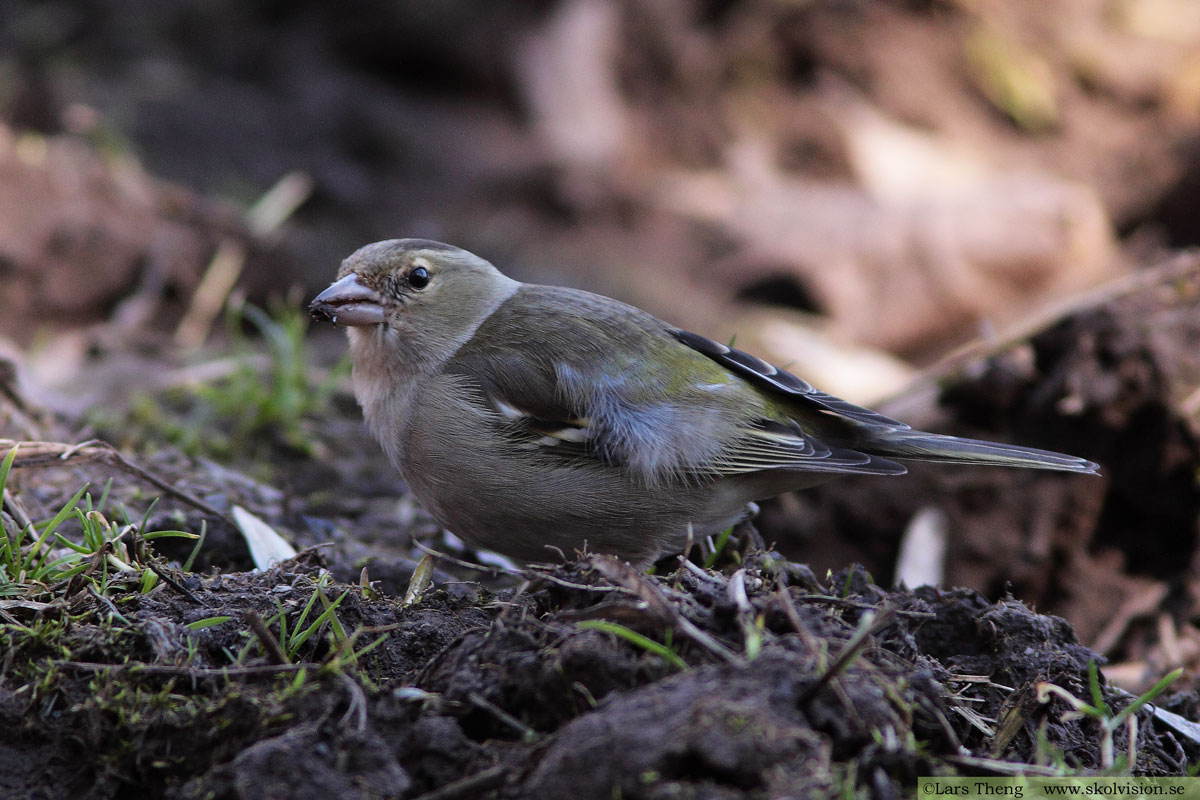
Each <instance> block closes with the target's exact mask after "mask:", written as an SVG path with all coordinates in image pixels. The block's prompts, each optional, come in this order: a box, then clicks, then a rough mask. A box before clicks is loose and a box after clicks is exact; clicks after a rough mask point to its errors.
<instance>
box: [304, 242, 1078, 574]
mask: <svg viewBox="0 0 1200 800" xmlns="http://www.w3.org/2000/svg"><path fill="white" fill-rule="evenodd" d="M309 311H310V313H311V314H312V316H313V317H314V318H315V319H318V320H327V321H331V322H333V323H334V324H336V325H339V326H344V327H345V329H346V331H347V334H348V338H349V351H350V360H351V364H352V370H351V373H352V382H353V386H354V394H355V397H356V399H357V400H358V403H359V405H360V406H361V407H362V410H363V416H364V418H365V420H366V423H367V426H368V427H369V428H370V430H371V432H372V433H373V434H374V436H375V438H376V439H377V440H378V441H379V444H380V445H381V446H382V448H383V451H384V452H385V453H386V455H387V457H388V459H389V460H390V461H391V463H392V464H393V465H394V466H395V467H396V468H397V469H398V470H399V472H400V474H401V476H402V477H403V479H404V481H405V483H406V484H407V485H408V487H409V489H410V490H411V492H412V493H413V495H415V497H416V498H417V499H418V500H419V501H420V502H421V504H422V505H423V506H424V507H425V508H426V509H427V510H428V512H429V513H430V514H431V515H432V517H433V519H434V520H435V521H436V522H437V523H438V524H439V525H441V526H442V527H443V528H445V529H446V530H448V531H450V532H452V533H454V534H455V535H457V536H458V537H460V538H461V539H464V540H466V541H467V542H470V543H472V544H474V545H476V546H478V547H481V548H485V549H488V550H492V551H495V552H497V553H500V554H502V555H505V556H508V557H510V558H512V559H515V560H518V561H522V562H530V561H547V560H550V559H551V558H552V556H553V555H554V554H555V553H565V554H569V553H571V552H573V551H574V552H600V553H606V554H610V555H613V556H617V557H619V558H622V559H625V560H626V561H628V562H629V563H630V564H632V565H634V566H637V567H639V568H641V567H646V566H648V565H650V564H652V563H654V562H655V561H657V560H659V559H662V558H666V557H669V556H672V555H675V554H679V553H680V552H682V550H683V549H684V548H685V546H686V545H687V543H688V542H689V541H700V540H701V537H706V536H710V535H713V534H717V533H720V532H721V531H724V530H726V529H728V528H729V527H731V526H734V525H736V524H738V523H740V522H742V521H745V520H746V519H748V518H749V517H750V516H751V515H752V514H753V513H754V510H755V509H756V507H757V506H756V505H755V503H756V501H759V500H764V499H766V498H769V497H772V496H775V495H778V494H782V493H784V492H788V491H792V490H796V489H803V488H807V487H810V486H813V485H815V484H818V483H821V482H823V481H825V480H827V479H830V478H832V477H834V476H836V475H841V474H851V475H902V474H904V473H905V472H906V471H907V470H906V468H905V466H904V465H903V464H902V463H900V462H902V461H934V462H942V463H947V464H991V465H1001V466H1011V467H1027V468H1033V469H1043V470H1056V471H1061V472H1074V473H1093V474H1094V473H1097V472H1098V467H1097V465H1096V464H1095V463H1093V462H1091V461H1087V460H1085V459H1083V458H1077V457H1075V456H1070V455H1065V454H1062V453H1055V452H1050V451H1047V450H1037V449H1033V448H1028V447H1020V446H1016V445H1011V444H1001V443H996V442H987V441H981V440H975V439H965V438H960V437H955V436H948V435H941V434H936V433H927V432H924V431H919V430H914V429H913V428H911V427H910V426H909V425H906V424H905V423H903V422H901V421H899V420H895V419H892V418H890V417H887V416H884V415H883V414H880V413H877V412H875V411H872V410H870V409H867V408H863V407H860V406H857V405H854V404H852V403H849V402H847V401H845V400H842V399H839V398H838V397H835V396H833V395H830V394H827V393H825V392H822V391H820V390H819V389H817V388H815V387H813V386H812V385H810V384H809V383H808V382H806V381H804V380H803V379H801V378H799V377H797V376H795V375H793V374H791V373H789V372H787V371H785V370H783V369H780V368H778V367H775V366H773V365H771V364H769V363H767V362H766V361H763V360H761V359H759V358H757V357H755V356H753V355H750V354H749V353H746V352H743V351H741V350H738V349H735V348H733V347H730V346H727V345H724V344H721V343H719V342H717V341H714V340H712V339H709V338H706V337H704V336H701V335H699V334H695V333H691V332H689V331H686V330H682V329H680V328H678V327H675V326H674V325H671V324H669V323H667V322H664V321H662V320H660V319H658V318H657V317H654V316H652V315H651V314H649V313H647V312H645V311H642V310H641V309H639V308H636V307H634V306H631V305H627V304H625V303H622V302H620V301H618V300H614V299H611V298H609V297H605V296H602V295H598V294H593V293H590V292H586V291H582V290H579V289H573V288H566V287H559V286H545V285H538V284H532V283H521V282H518V281H516V280H513V279H512V278H509V277H507V276H506V275H504V274H503V273H501V272H500V271H499V270H498V269H497V268H496V267H495V266H493V265H492V264H491V263H490V262H488V261H487V260H485V259H483V258H481V257H479V256H477V255H475V254H473V253H471V252H468V251H467V250H463V249H461V248H458V247H455V246H453V245H448V244H443V243H441V242H435V241H430V240H426V239H413V238H405V239H389V240H386V241H380V242H375V243H373V244H368V245H366V246H364V247H362V248H360V249H358V250H357V251H355V252H354V253H353V254H351V255H350V256H349V257H348V258H346V259H345V261H343V262H342V264H341V268H340V269H339V270H338V273H337V279H336V280H335V281H334V283H332V284H331V285H330V286H329V287H328V288H327V289H325V290H324V291H322V292H321V293H320V294H318V295H317V296H316V297H315V299H313V301H312V302H311V304H310V306H309Z"/></svg>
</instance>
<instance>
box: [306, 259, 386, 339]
mask: <svg viewBox="0 0 1200 800" xmlns="http://www.w3.org/2000/svg"><path fill="white" fill-rule="evenodd" d="M308 313H310V314H312V317H313V319H317V320H329V321H330V322H332V323H333V324H334V325H352V326H353V325H378V324H379V323H381V322H383V302H382V298H381V297H380V296H379V295H378V294H376V293H375V292H373V291H372V290H370V289H368V288H367V287H366V286H363V285H362V284H361V283H359V282H358V275H356V274H354V273H353V272H351V273H350V274H349V275H347V276H346V277H344V278H340V279H339V280H338V281H337V282H335V283H333V284H332V285H330V287H329V288H328V289H326V290H325V291H323V292H321V293H320V294H319V295H317V296H316V297H315V298H313V301H312V302H311V303H309V304H308Z"/></svg>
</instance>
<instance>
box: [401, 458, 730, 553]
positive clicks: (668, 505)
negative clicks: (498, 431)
mask: <svg viewBox="0 0 1200 800" xmlns="http://www.w3.org/2000/svg"><path fill="white" fill-rule="evenodd" d="M506 467H507V468H506V469H504V470H503V474H499V473H498V471H497V470H496V469H494V468H490V467H489V466H488V465H486V464H485V463H484V462H483V461H472V462H471V463H463V464H460V465H458V466H457V468H456V469H453V470H446V471H444V472H440V473H436V474H435V473H431V472H425V473H422V474H407V473H408V471H406V477H407V480H408V483H409V486H410V487H411V488H412V491H413V493H414V494H415V495H416V496H417V499H419V500H420V501H421V502H422V503H423V504H424V505H425V507H426V508H427V509H428V510H429V512H430V513H431V514H432V515H433V517H434V519H436V520H437V521H438V522H439V523H440V524H441V525H443V526H444V527H446V528H447V529H448V530H450V531H451V532H453V533H454V534H456V535H457V536H460V537H462V538H463V539H466V540H467V541H469V542H471V543H472V544H475V545H477V546H480V547H485V548H488V549H490V550H495V551H496V552H499V553H503V554H504V555H507V556H511V557H513V558H517V559H521V560H525V561H556V560H558V558H559V555H558V553H559V552H561V553H562V554H563V555H564V556H566V557H567V558H571V557H573V555H574V553H575V552H576V551H584V550H586V551H588V552H601V553H608V554H611V555H616V556H619V557H621V558H624V559H627V560H629V561H630V562H632V563H635V564H638V565H646V564H649V563H652V562H653V561H654V560H656V559H658V558H660V557H662V556H665V555H669V554H671V553H672V552H679V551H680V550H682V548H683V546H684V543H685V541H686V539H687V536H688V528H689V525H690V526H691V529H692V534H693V536H694V537H696V538H697V539H698V538H700V537H703V536H707V535H709V534H712V533H715V532H718V531H720V530H722V529H724V528H725V527H728V525H730V524H733V523H734V522H736V521H738V520H739V519H740V518H742V517H743V516H744V508H745V500H742V499H740V498H732V497H730V498H727V497H725V496H724V495H725V493H724V492H722V491H721V490H720V489H719V488H718V487H717V486H716V485H713V484H708V485H696V486H672V487H670V488H669V489H668V488H665V487H647V486H640V485H637V484H635V483H633V482H632V481H630V480H629V479H628V477H627V475H625V474H624V473H623V472H622V471H621V470H620V469H618V468H616V467H606V466H603V465H596V466H594V467H590V468H586V469H584V468H573V469H571V470H569V471H564V470H563V469H562V468H561V467H557V468H555V467H548V466H545V465H542V464H538V463H536V460H531V461H530V462H527V463H520V464H513V463H509V464H507V465H506Z"/></svg>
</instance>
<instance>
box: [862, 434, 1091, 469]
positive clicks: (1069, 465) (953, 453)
mask: <svg viewBox="0 0 1200 800" xmlns="http://www.w3.org/2000/svg"><path fill="white" fill-rule="evenodd" d="M859 447H860V448H861V449H863V450H866V451H867V452H870V453H873V454H876V455H881V456H889V457H893V458H899V459H906V460H908V461H938V462H941V463H943V464H990V465H993V466H1001V467H1025V468H1026V469H1048V470H1055V471H1058V472H1081V473H1086V474H1090V475H1098V474H1099V472H1100V467H1099V466H1098V465H1097V464H1095V463H1093V462H1091V461H1088V460H1087V459H1084V458H1078V457H1076V456H1069V455H1066V454H1065V453H1055V452H1053V451H1051V450H1038V449H1036V448H1033V447H1020V446H1018V445H1015V444H1002V443H1000V442H985V441H981V440H979V439H963V438H960V437H958V436H943V435H941V434H937V433H925V432H924V431H914V430H897V431H891V432H889V433H887V434H884V435H881V436H874V437H872V438H871V441H870V443H869V444H868V443H865V442H864V443H862V444H860V445H859Z"/></svg>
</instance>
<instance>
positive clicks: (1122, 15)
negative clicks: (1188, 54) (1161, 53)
mask: <svg viewBox="0 0 1200 800" xmlns="http://www.w3.org/2000/svg"><path fill="white" fill-rule="evenodd" d="M1111 8H1112V19H1113V20H1114V22H1115V24H1116V27H1118V28H1120V29H1123V30H1125V31H1128V32H1129V33H1133V34H1135V35H1137V36H1141V37H1144V38H1147V39H1157V40H1159V41H1163V42H1172V43H1175V44H1185V45H1194V44H1196V43H1197V42H1198V41H1200V3H1197V2H1196V0H1117V2H1115V3H1112V4H1111Z"/></svg>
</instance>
